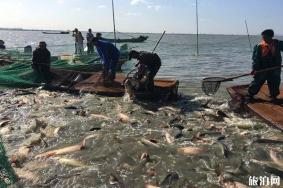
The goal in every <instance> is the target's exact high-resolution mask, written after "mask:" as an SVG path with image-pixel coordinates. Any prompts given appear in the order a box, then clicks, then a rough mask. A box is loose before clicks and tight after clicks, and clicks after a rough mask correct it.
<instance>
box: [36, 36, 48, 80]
mask: <svg viewBox="0 0 283 188" xmlns="http://www.w3.org/2000/svg"><path fill="white" fill-rule="evenodd" d="M50 64H51V54H50V52H49V50H48V49H47V45H46V43H45V42H44V41H42V42H39V46H38V48H37V49H36V50H34V51H33V56H32V68H33V70H34V71H35V72H36V73H37V74H38V75H39V76H40V77H43V80H44V81H45V83H49V82H50V81H51V72H50Z"/></svg>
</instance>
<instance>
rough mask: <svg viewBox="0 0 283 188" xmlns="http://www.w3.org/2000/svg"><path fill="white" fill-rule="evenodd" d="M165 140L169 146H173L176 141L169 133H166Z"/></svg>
mask: <svg viewBox="0 0 283 188" xmlns="http://www.w3.org/2000/svg"><path fill="white" fill-rule="evenodd" d="M164 134H165V139H166V141H167V143H168V144H172V143H173V142H174V141H175V138H174V137H173V136H171V135H170V134H169V133H168V132H167V131H165V133H164Z"/></svg>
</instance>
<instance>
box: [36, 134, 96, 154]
mask: <svg viewBox="0 0 283 188" xmlns="http://www.w3.org/2000/svg"><path fill="white" fill-rule="evenodd" d="M95 136H97V135H90V136H87V137H85V138H84V139H83V141H82V142H81V143H79V144H76V145H73V146H68V147H65V148H61V149H56V150H51V151H48V152H45V153H42V154H39V155H36V156H35V158H41V157H51V156H55V155H62V154H67V153H73V152H76V151H80V150H82V149H84V148H85V145H86V140H88V139H90V138H94V137H95Z"/></svg>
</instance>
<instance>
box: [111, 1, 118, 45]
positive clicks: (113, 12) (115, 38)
mask: <svg viewBox="0 0 283 188" xmlns="http://www.w3.org/2000/svg"><path fill="white" fill-rule="evenodd" d="M114 10H115V9H114V1H113V0H112V14H113V27H114V43H115V46H116V40H117V37H116V26H115V11H114Z"/></svg>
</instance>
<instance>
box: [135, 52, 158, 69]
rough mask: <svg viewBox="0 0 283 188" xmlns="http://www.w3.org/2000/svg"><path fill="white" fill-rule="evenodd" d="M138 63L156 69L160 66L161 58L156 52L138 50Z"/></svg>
mask: <svg viewBox="0 0 283 188" xmlns="http://www.w3.org/2000/svg"><path fill="white" fill-rule="evenodd" d="M138 60H139V64H143V65H146V66H147V67H148V69H156V68H159V67H160V66H161V60H160V58H159V56H158V55H157V54H156V53H150V52H140V55H139V58H138Z"/></svg>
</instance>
